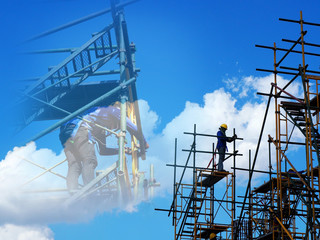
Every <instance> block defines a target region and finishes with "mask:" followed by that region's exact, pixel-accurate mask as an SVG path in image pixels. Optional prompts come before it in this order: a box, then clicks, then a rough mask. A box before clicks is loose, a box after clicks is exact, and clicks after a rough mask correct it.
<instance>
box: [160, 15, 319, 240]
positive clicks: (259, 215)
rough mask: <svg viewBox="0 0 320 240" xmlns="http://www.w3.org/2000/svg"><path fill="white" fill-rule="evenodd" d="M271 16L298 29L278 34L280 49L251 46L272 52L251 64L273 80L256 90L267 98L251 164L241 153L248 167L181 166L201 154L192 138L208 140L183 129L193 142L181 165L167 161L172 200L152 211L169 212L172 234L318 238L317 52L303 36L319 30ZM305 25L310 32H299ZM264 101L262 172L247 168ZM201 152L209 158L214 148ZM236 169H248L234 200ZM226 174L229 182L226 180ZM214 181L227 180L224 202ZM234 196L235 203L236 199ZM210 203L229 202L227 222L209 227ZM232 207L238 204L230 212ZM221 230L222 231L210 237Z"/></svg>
mask: <svg viewBox="0 0 320 240" xmlns="http://www.w3.org/2000/svg"><path fill="white" fill-rule="evenodd" d="M279 20H280V21H284V22H287V23H289V24H298V25H299V32H300V34H299V36H298V38H297V40H290V39H282V41H283V42H284V43H285V44H289V45H290V46H289V47H287V48H280V47H278V46H277V45H276V43H274V45H273V46H263V45H256V47H260V48H264V49H268V50H271V51H272V53H273V69H257V70H258V71H262V72H267V73H272V74H273V82H271V86H270V92H269V93H261V92H259V93H258V94H259V95H261V96H266V97H268V101H267V106H266V110H265V114H264V118H263V122H262V127H261V131H260V134H259V138H258V143H257V147H256V151H255V154H254V157H253V161H252V163H251V150H249V168H248V169H246V168H237V167H236V166H235V160H234V164H233V173H229V172H223V173H221V172H217V171H215V170H214V169H208V168H199V167H196V166H195V160H194V163H193V166H189V165H188V162H189V159H190V157H191V154H192V153H193V154H194V159H195V154H196V153H200V152H202V153H203V152H204V151H199V150H198V149H196V143H195V140H196V137H198V136H206V137H215V136H214V135H208V134H198V133H196V130H194V133H188V134H193V136H194V142H193V144H192V146H191V149H190V150H189V156H188V159H187V161H186V164H185V166H181V165H177V163H176V159H175V162H174V164H173V165H169V166H173V167H174V190H173V202H172V204H171V208H170V210H165V209H157V210H162V211H169V215H170V214H172V224H173V226H174V231H175V239H256V240H279V239H292V240H293V239H303V240H317V239H320V196H319V193H320V176H319V174H320V167H319V166H320V164H319V163H320V152H319V151H320V132H319V123H320V116H319V113H320V95H319V94H320V93H319V85H320V82H319V81H320V72H319V71H316V70H314V69H315V67H319V66H317V65H316V64H317V63H319V57H320V54H319V53H317V52H316V51H317V50H319V48H320V45H319V44H316V43H311V42H307V41H306V39H307V36H308V35H310V34H312V30H313V28H317V27H320V24H318V23H312V22H307V21H305V20H303V18H302V12H300V19H299V20H291V19H283V18H280V19H279ZM307 28H310V29H308V31H306V29H307ZM307 33H308V35H307ZM298 48H300V49H298ZM307 48H309V49H308V50H307ZM312 58H313V59H312ZM315 59H316V60H318V62H317V61H315ZM307 60H308V61H307ZM315 63H316V64H315ZM284 64H289V65H284ZM291 64H295V66H292V65H291ZM281 76H291V77H292V78H291V79H290V80H289V81H288V82H286V81H282V78H281ZM280 80H281V81H280ZM283 82H284V83H283ZM294 85H295V86H296V89H297V86H298V88H299V87H300V88H301V92H302V93H303V94H300V95H299V93H298V91H292V89H293V88H291V87H292V86H294ZM272 103H274V116H273V117H274V126H275V133H269V135H268V139H267V144H268V145H269V169H268V170H258V169H255V165H256V162H257V159H258V153H259V149H260V145H261V142H262V137H263V134H264V129H265V125H266V120H267V116H268V115H272V114H270V113H269V109H270V105H271V104H272ZM195 129H196V128H195ZM297 147H299V148H300V150H301V149H302V148H304V149H303V150H304V154H303V155H301V156H300V155H293V156H292V152H293V150H294V149H296V148H297ZM235 149H236V148H235V146H234V152H233V153H232V154H231V155H232V156H233V157H234V159H235V157H236V156H237V155H239V154H237V152H236V150H235ZM206 153H209V154H211V155H213V158H214V154H215V152H214V147H213V150H212V151H211V152H209V151H208V152H206ZM177 167H181V168H183V171H182V176H181V178H180V181H179V182H176V168H177ZM188 168H191V169H192V170H193V183H192V184H187V183H183V181H182V179H183V177H184V173H185V171H186V169H188ZM274 168H275V170H274ZM236 170H237V171H247V172H248V173H249V178H248V184H247V188H246V191H245V194H244V196H237V197H236V194H235V189H236V185H235V183H236V181H235V178H236ZM254 173H262V174H263V176H264V177H265V182H264V183H263V184H261V185H259V186H255V187H253V186H252V178H253V174H254ZM230 178H231V179H232V181H231V183H229V184H228V180H230ZM222 179H225V180H226V181H227V184H226V194H225V196H227V193H228V191H230V189H231V192H233V194H231V195H230V196H229V197H228V198H227V200H217V198H216V197H215V193H214V186H215V184H216V183H218V182H219V181H221V180H222ZM240 198H243V201H241V202H240V201H239V200H238V199H240ZM217 202H218V203H219V204H222V202H223V203H230V204H231V205H232V208H231V211H230V219H228V218H224V223H225V224H217V222H216V214H213V213H214V210H215V208H214V203H217ZM236 204H237V206H238V207H240V208H241V210H240V211H239V212H238V214H237V211H236V207H235V205H236ZM207 206H209V207H207ZM226 209H228V208H227V207H226ZM219 214H220V216H221V213H218V214H217V216H219ZM222 232H223V233H225V234H224V235H223V236H222V234H220V236H218V233H222Z"/></svg>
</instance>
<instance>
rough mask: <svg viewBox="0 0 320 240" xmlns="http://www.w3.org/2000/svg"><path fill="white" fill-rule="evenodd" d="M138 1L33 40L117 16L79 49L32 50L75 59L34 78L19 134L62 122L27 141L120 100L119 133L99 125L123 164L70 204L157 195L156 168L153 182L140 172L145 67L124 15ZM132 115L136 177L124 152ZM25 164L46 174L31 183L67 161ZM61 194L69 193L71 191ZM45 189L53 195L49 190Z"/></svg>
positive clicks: (101, 174) (23, 101) (114, 5)
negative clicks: (139, 64)
mask: <svg viewBox="0 0 320 240" xmlns="http://www.w3.org/2000/svg"><path fill="white" fill-rule="evenodd" d="M134 2H135V0H131V1H127V2H122V3H120V1H118V0H110V8H108V9H106V10H103V11H100V12H98V13H96V14H91V15H89V16H87V17H84V18H81V19H79V20H76V21H73V22H71V23H70V24H65V25H63V26H61V27H59V28H55V29H53V30H52V31H47V32H45V33H43V34H40V35H38V36H36V37H34V38H32V39H31V40H35V39H38V38H41V37H44V36H47V35H49V34H51V33H54V32H57V31H59V30H62V29H65V28H66V27H71V26H73V25H75V24H78V23H81V22H83V21H86V20H90V19H92V18H94V17H97V16H100V15H102V14H106V13H111V15H112V20H113V21H112V23H111V24H110V25H108V26H106V27H105V28H103V29H102V30H101V31H99V32H98V33H94V34H93V35H92V37H91V39H90V40H89V41H87V42H86V43H85V44H83V45H82V46H81V47H79V48H68V49H50V50H41V51H36V52H33V53H36V54H48V53H49V54H53V53H62V52H68V53H70V55H69V56H68V57H67V58H66V59H64V60H63V61H62V62H61V63H59V64H58V65H56V66H54V67H51V68H49V71H48V73H46V74H45V75H44V76H42V77H40V78H35V79H33V82H32V84H31V85H29V86H27V88H26V89H25V90H24V91H23V93H22V97H21V98H20V99H19V101H18V103H17V105H19V106H22V107H21V111H20V112H19V114H20V117H19V120H20V121H19V123H18V130H21V129H23V128H25V127H26V126H28V125H29V124H30V123H31V122H34V121H43V120H58V121H57V122H56V123H54V124H53V125H52V126H50V127H49V128H47V129H44V130H42V131H41V132H40V133H38V134H37V135H36V136H34V137H33V138H31V139H29V140H28V141H26V143H28V142H31V141H36V140H37V139H39V138H41V137H43V136H44V135H46V134H48V133H50V132H51V131H54V130H56V129H58V128H59V127H60V126H62V125H63V124H64V123H66V122H68V121H69V120H71V119H74V118H77V117H78V118H79V116H81V114H83V113H85V112H86V111H87V110H88V109H90V108H92V107H101V106H109V105H112V104H114V103H116V102H117V103H118V104H119V105H120V112H121V116H120V124H119V125H120V129H119V130H118V131H117V132H114V131H112V129H106V128H103V126H100V127H102V128H103V129H104V130H106V131H107V132H108V133H110V134H113V135H115V136H116V137H117V138H118V145H119V154H118V160H117V161H116V162H115V163H114V164H112V165H111V166H109V167H108V168H106V169H104V170H100V171H98V172H97V176H96V178H95V179H94V180H92V181H91V182H90V183H89V184H87V185H85V186H81V188H80V189H79V190H78V191H77V192H76V193H74V194H73V195H72V196H71V197H70V196H69V197H68V198H67V200H66V203H67V204H71V203H72V202H74V201H78V200H80V199H82V198H85V197H87V196H89V195H91V194H92V193H95V195H101V196H104V197H105V198H110V199H111V200H113V201H114V200H115V199H117V200H118V201H120V202H121V201H127V200H128V199H129V200H135V199H137V198H141V196H142V195H147V194H145V193H146V192H148V189H151V192H153V187H154V186H156V185H157V184H156V183H155V181H154V170H153V166H151V170H150V171H151V172H150V175H151V177H152V179H149V180H148V179H146V177H145V174H144V172H141V171H140V170H139V159H140V158H141V159H142V160H145V159H146V149H145V147H146V143H145V140H144V137H143V133H142V128H141V120H140V113H139V105H138V102H137V100H138V97H137V90H136V85H135V82H136V79H137V73H138V72H139V71H140V69H138V68H136V64H135V51H136V48H135V44H134V43H132V42H130V41H129V34H128V30H127V24H126V20H125V17H124V7H125V6H127V5H129V4H132V3H134ZM112 60H113V61H112ZM108 65H109V66H108ZM112 66H118V67H119V69H110V67H112ZM106 68H107V70H106ZM99 76H104V77H109V78H110V76H113V77H114V76H117V77H116V78H118V79H117V80H108V81H99V82H95V81H94V79H96V78H97V77H99ZM88 79H89V80H88ZM92 79H93V80H92ZM113 79H114V78H113ZM127 117H128V118H129V119H130V120H131V121H132V122H133V123H134V124H135V125H136V126H137V130H138V136H131V139H130V148H131V150H132V153H131V159H132V164H131V166H132V177H130V173H129V166H128V164H127V157H126V154H125V147H126V144H127V143H126V141H127V140H126V131H127V126H126V118H127ZM80 118H81V117H80ZM57 141H58V139H57ZM24 160H26V161H27V162H29V163H31V164H33V165H36V166H37V167H40V168H42V169H43V170H44V172H43V173H41V174H39V175H38V176H36V177H34V178H32V179H31V180H29V181H28V182H27V183H26V184H25V185H27V184H30V183H31V182H32V181H33V180H35V179H37V178H39V177H41V176H42V175H43V174H45V173H48V172H49V173H53V174H55V173H54V172H53V169H54V168H55V167H57V166H59V165H60V164H62V163H64V162H65V161H66V160H64V161H62V162H61V163H58V164H56V165H54V166H53V167H50V168H45V167H43V166H41V165H38V164H36V163H33V162H32V161H30V160H28V159H24ZM55 175H57V174H55ZM59 177H62V178H64V179H65V177H64V176H61V175H60V176H59ZM146 181H147V182H146ZM131 189H133V190H131ZM62 190H64V191H67V189H62ZM62 190H61V189H59V190H57V191H58V192H59V191H62ZM44 191H49V192H53V190H50V189H49V190H48V189H47V190H44Z"/></svg>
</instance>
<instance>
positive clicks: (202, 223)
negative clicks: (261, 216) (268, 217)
mask: <svg viewBox="0 0 320 240" xmlns="http://www.w3.org/2000/svg"><path fill="white" fill-rule="evenodd" d="M233 133H234V135H235V130H234V132H233ZM184 134H187V135H193V143H192V145H191V148H190V149H183V150H182V151H184V152H188V157H187V160H186V162H185V165H179V164H177V157H176V156H177V139H176V141H175V159H174V163H173V164H168V165H167V166H170V167H173V168H174V183H173V201H172V204H171V207H170V209H169V210H168V209H156V210H159V211H167V212H168V216H170V215H172V225H173V226H174V229H175V238H174V239H175V240H179V239H209V238H212V237H218V236H220V238H221V237H222V236H223V239H233V234H234V232H233V228H234V219H235V216H236V205H235V204H236V202H235V194H236V187H235V184H236V182H235V171H236V170H235V163H236V157H237V156H242V154H240V153H238V151H237V150H236V140H242V138H238V137H237V138H236V139H235V141H234V142H233V151H232V152H231V153H226V156H227V157H226V159H225V160H227V159H228V158H230V159H232V160H233V167H234V168H233V169H234V172H228V171H217V169H216V164H215V155H216V154H217V151H216V150H215V149H214V143H212V149H211V150H200V149H197V148H196V146H197V143H196V142H197V138H204V137H205V138H208V139H210V140H209V141H212V139H214V140H213V141H216V138H217V136H216V135H211V134H204V133H198V132H197V131H196V125H194V132H192V133H191V132H185V133H184ZM199 154H205V155H206V156H208V155H209V156H210V157H211V160H209V159H210V158H208V161H207V162H206V164H207V166H201V165H199V163H197V161H198V155H199ZM191 159H192V160H193V163H191V161H190V160H191ZM208 163H209V164H208ZM178 169H180V170H181V171H182V173H181V176H180V178H178V179H177V178H176V175H177V170H178ZM188 173H189V174H188ZM191 176H192V177H191ZM190 178H192V183H190ZM223 181H225V187H223V186H222V187H221V185H219V187H217V185H218V184H219V183H220V184H222V182H223ZM221 188H222V189H225V191H224V192H223V194H222V195H221V194H219V192H220V191H216V190H215V189H221ZM222 215H223V216H224V218H223V219H221V216H222ZM219 216H220V217H219Z"/></svg>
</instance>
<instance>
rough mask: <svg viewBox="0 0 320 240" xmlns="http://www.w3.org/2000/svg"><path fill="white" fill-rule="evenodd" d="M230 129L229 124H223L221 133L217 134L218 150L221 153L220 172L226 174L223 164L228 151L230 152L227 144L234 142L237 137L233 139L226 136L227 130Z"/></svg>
mask: <svg viewBox="0 0 320 240" xmlns="http://www.w3.org/2000/svg"><path fill="white" fill-rule="evenodd" d="M227 129H228V126H227V124H221V126H220V128H219V131H218V132H217V138H218V143H217V149H218V153H219V162H218V171H220V172H221V171H222V172H225V170H224V169H223V162H224V159H225V155H226V151H228V147H227V142H233V141H234V140H235V139H236V138H237V135H236V134H235V135H234V136H233V137H227V136H226V130H227Z"/></svg>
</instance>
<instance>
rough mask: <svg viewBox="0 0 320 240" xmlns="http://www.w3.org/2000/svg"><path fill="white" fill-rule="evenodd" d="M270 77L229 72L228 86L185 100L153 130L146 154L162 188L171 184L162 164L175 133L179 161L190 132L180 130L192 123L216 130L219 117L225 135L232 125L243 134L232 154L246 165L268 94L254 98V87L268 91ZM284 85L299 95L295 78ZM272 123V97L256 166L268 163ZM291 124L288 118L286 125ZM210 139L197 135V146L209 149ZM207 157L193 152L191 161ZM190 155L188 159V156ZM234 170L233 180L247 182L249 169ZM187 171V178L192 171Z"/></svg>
mask: <svg viewBox="0 0 320 240" xmlns="http://www.w3.org/2000/svg"><path fill="white" fill-rule="evenodd" d="M271 82H273V75H269V76H266V77H261V78H258V77H253V76H249V77H243V78H241V79H240V80H237V79H235V78H232V79H228V80H227V81H226V85H227V87H228V88H227V89H228V90H225V89H224V88H221V89H218V90H215V91H213V92H212V93H207V94H205V95H204V97H203V103H192V102H186V105H185V108H184V110H183V111H182V112H181V113H179V114H178V115H177V116H176V117H175V118H174V119H173V120H172V121H171V122H169V123H168V124H167V125H166V127H165V128H164V129H163V131H162V133H161V134H159V135H158V136H155V137H154V138H153V139H152V140H151V142H150V146H151V148H150V150H149V154H148V159H152V161H153V162H154V163H156V164H157V167H156V168H155V169H156V176H157V178H158V180H159V182H160V183H161V185H162V187H163V188H162V189H163V190H165V189H166V190H168V189H171V187H172V172H173V169H172V168H169V167H165V163H173V156H174V138H178V145H179V149H178V164H180V165H184V164H185V161H186V159H187V154H188V153H181V149H182V148H184V149H190V146H191V144H192V142H193V136H192V135H184V134H183V132H193V126H194V124H197V132H198V133H206V134H216V133H217V131H218V128H219V126H220V124H222V123H227V124H228V126H229V130H228V131H227V134H228V135H229V136H232V134H233V128H235V129H236V133H237V135H238V137H241V138H244V140H243V141H237V146H236V149H238V150H239V153H241V154H243V156H242V157H237V162H236V166H237V167H240V168H248V164H249V162H248V159H249V149H251V156H252V161H253V157H254V154H255V149H256V146H257V142H258V138H259V134H260V130H261V127H262V122H263V117H264V114H265V110H266V106H267V101H266V100H267V97H263V98H259V101H258V98H257V96H256V92H257V91H259V92H265V93H269V91H270V86H271V85H270V83H271ZM286 83H288V80H286V79H284V78H282V77H278V86H280V87H283V86H285V84H286ZM286 91H288V92H289V93H290V94H293V95H295V96H298V97H301V96H302V91H301V88H300V86H299V85H298V84H297V83H293V84H291V86H290V87H288V88H287V89H286ZM235 94H236V95H235ZM245 96H247V98H245ZM239 97H240V99H241V103H240V104H238V103H237V98H239ZM274 125H275V123H274V102H273V101H272V102H271V103H270V109H269V114H268V118H267V121H266V125H265V129H264V135H263V137H262V144H261V146H260V150H259V155H258V160H257V163H256V166H255V169H268V164H269V157H268V143H267V139H268V134H270V135H271V136H272V137H274V135H275V126H274ZM291 126H292V125H290V124H289V127H291ZM293 138H294V139H295V140H299V138H300V139H301V134H300V133H299V132H297V131H295V132H294V135H293ZM213 143H214V144H216V139H215V138H204V137H197V149H199V150H206V151H211V150H212V144H213ZM231 151H232V144H229V152H231ZM210 159H211V156H210V155H205V154H197V160H196V161H197V164H198V165H199V166H202V167H206V166H207V164H208V162H209V161H210ZM192 161H193V160H192V159H191V160H190V162H192ZM273 161H275V158H273ZM232 162H233V161H232V160H231V159H229V160H227V161H226V162H225V168H226V169H227V170H229V171H231V167H232ZM237 175H238V177H237V179H238V180H239V181H238V183H239V184H240V185H243V186H246V183H247V176H248V172H244V171H243V172H241V171H238V173H237ZM188 176H189V179H190V178H191V174H189V175H188ZM169 192H171V190H169Z"/></svg>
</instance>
